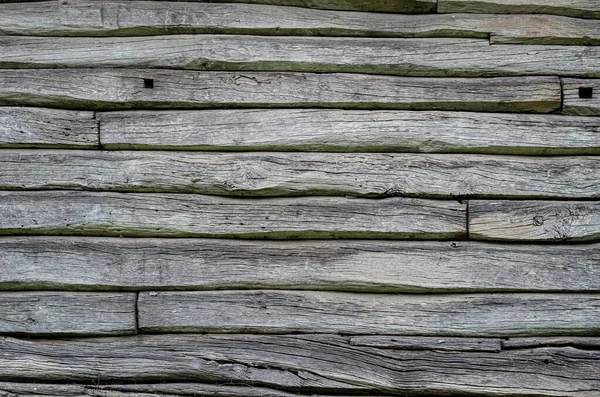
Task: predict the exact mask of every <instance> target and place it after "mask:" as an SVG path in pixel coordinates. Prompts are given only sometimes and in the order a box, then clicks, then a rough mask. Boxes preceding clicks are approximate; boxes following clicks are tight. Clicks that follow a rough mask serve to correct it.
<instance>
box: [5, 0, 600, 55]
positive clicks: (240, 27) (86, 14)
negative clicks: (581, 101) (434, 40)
mask: <svg viewBox="0 0 600 397" xmlns="http://www.w3.org/2000/svg"><path fill="white" fill-rule="evenodd" d="M0 32H2V33H4V34H10V35H30V36H46V35H48V36H65V35H66V36H138V35H164V34H192V33H195V34H198V33H220V34H255V35H308V36H313V35H318V36H370V37H466V38H488V37H489V38H490V39H491V42H492V43H528V44H570V45H580V44H587V45H590V44H592V45H593V44H600V22H599V21H594V20H585V19H577V18H567V17H557V16H547V15H544V16H539V15H536V16H532V15H479V14H459V15H446V14H424V15H404V14H379V13H353V12H337V11H322V10H313V9H306V8H298V7H279V6H271V5H256V4H254V5H253V4H225V5H224V4H214V3H202V2H196V3H190V2H185V3H178V2H157V1H114V2H110V3H107V2H98V1H74V2H70V3H68V4H63V3H59V2H56V1H42V2H36V3H12V4H7V5H4V6H3V13H2V14H0Z"/></svg>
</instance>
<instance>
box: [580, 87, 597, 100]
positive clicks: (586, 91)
mask: <svg viewBox="0 0 600 397" xmlns="http://www.w3.org/2000/svg"><path fill="white" fill-rule="evenodd" d="M593 96H594V88H593V87H579V98H583V99H590V98H592V97H593Z"/></svg>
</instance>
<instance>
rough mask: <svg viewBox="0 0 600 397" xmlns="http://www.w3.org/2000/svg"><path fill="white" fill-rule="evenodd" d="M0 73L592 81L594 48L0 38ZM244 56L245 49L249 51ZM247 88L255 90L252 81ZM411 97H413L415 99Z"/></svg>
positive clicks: (389, 41) (597, 52) (598, 50)
mask: <svg viewBox="0 0 600 397" xmlns="http://www.w3.org/2000/svg"><path fill="white" fill-rule="evenodd" d="M0 46H1V47H2V48H3V53H2V57H1V58H0V67H1V68H17V69H20V68H88V67H93V68H110V67H115V68H124V67H126V68H169V69H192V70H237V71H242V70H245V71H256V70H262V71H274V70H278V71H295V72H348V73H355V72H359V73H374V74H392V75H399V76H428V77H433V76H444V77H447V76H463V77H479V76H522V75H569V76H577V77H600V70H599V69H598V63H597V59H598V58H599V57H600V47H595V46H560V45H555V46H546V45H501V46H490V45H489V42H488V40H486V39H457V38H436V39H422V38H416V39H410V38H405V39H399V38H351V37H285V36H278V37H274V36H249V35H171V36H142V37H22V36H0ZM249 49H252V50H251V51H249ZM249 83H250V84H251V86H254V85H256V84H257V82H256V81H254V80H252V81H250V82H249ZM415 96H416V95H415Z"/></svg>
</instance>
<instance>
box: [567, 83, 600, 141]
mask: <svg viewBox="0 0 600 397" xmlns="http://www.w3.org/2000/svg"><path fill="white" fill-rule="evenodd" d="M561 80H562V84H563V98H564V99H563V113H565V114H573V115H577V116H598V115H600V79H597V80H591V79H561ZM596 135H597V136H596V140H598V141H600V137H599V136H598V135H599V134H598V133H596Z"/></svg>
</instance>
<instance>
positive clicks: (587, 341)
mask: <svg viewBox="0 0 600 397" xmlns="http://www.w3.org/2000/svg"><path fill="white" fill-rule="evenodd" d="M551 346H554V347H556V346H561V347H562V346H571V347H575V348H578V349H595V350H600V338H594V337H577V336H566V337H565V336H562V337H555V338H510V339H507V340H503V341H502V349H535V348H539V347H551Z"/></svg>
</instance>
